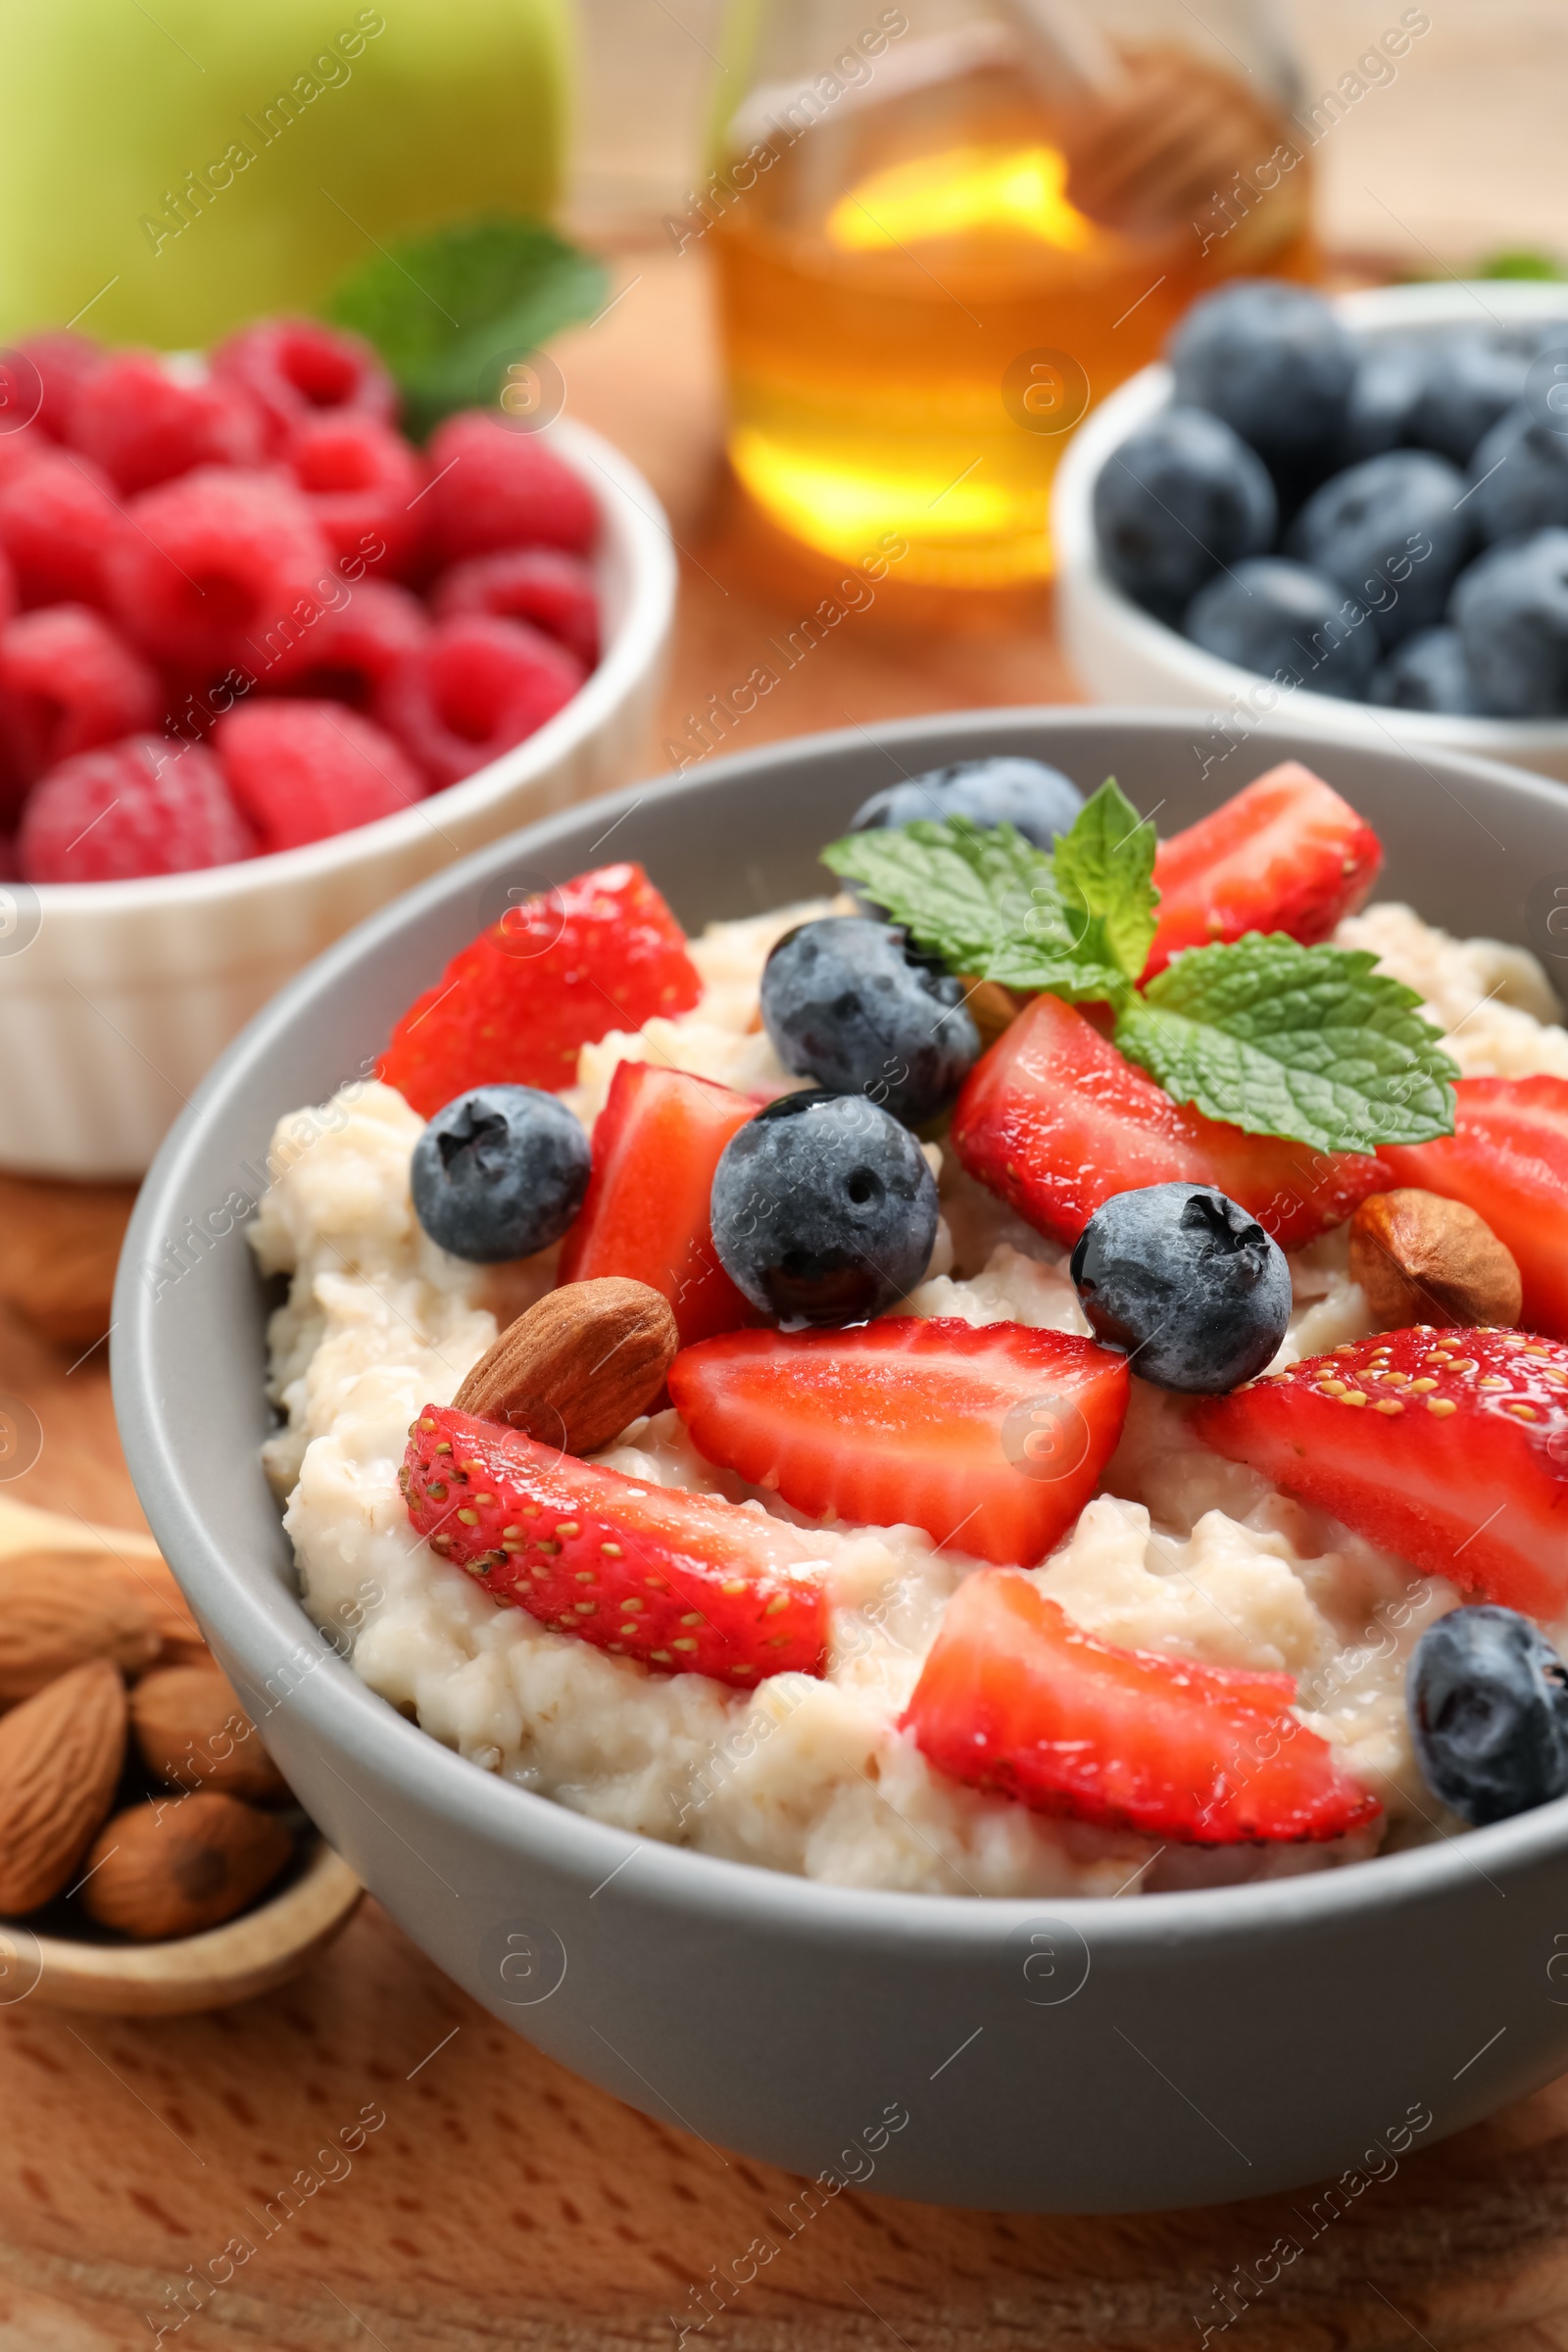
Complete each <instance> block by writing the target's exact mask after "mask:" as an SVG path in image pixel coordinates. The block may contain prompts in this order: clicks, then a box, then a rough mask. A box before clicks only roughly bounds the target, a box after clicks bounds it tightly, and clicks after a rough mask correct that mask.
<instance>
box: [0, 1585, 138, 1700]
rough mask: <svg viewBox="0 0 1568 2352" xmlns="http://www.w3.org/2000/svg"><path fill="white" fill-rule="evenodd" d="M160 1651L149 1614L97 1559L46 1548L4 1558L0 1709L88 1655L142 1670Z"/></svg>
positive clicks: (128, 1671) (0, 1608)
mask: <svg viewBox="0 0 1568 2352" xmlns="http://www.w3.org/2000/svg"><path fill="white" fill-rule="evenodd" d="M158 1647H159V1642H158V1634H157V1630H156V1628H155V1627H154V1624H153V1619H152V1615H151V1612H150V1611H149V1610H148V1609H147V1608H146V1607H145V1606H144V1605H143V1603H142V1602H141V1601H140V1600H138V1599H137V1598H136V1597H135V1595H134V1594H133V1593H131V1592H130V1590H129V1589H128V1588H127V1587H126V1586H125V1585H124V1584H123V1582H122V1580H121V1579H120V1578H119V1577H118V1576H112V1575H110V1574H108V1573H106V1571H105V1570H103V1569H102V1568H101V1567H100V1566H99V1565H98V1562H97V1561H96V1560H94V1559H81V1558H77V1559H71V1558H68V1557H63V1556H61V1555H60V1554H58V1553H53V1552H46V1551H24V1552H13V1553H12V1554H11V1555H10V1556H9V1558H5V1559H0V1706H8V1705H9V1704H10V1703H11V1701H12V1700H13V1699H18V1698H30V1697H31V1695H32V1693H33V1691H41V1690H42V1689H43V1687H44V1685H45V1683H52V1682H54V1681H55V1680H56V1678H57V1677H58V1676H60V1675H62V1674H65V1673H67V1672H68V1671H69V1670H70V1668H71V1667H73V1666H80V1665H83V1664H84V1663H85V1662H86V1660H87V1659H88V1658H108V1659H109V1660H110V1661H111V1662H112V1663H113V1664H114V1665H116V1666H119V1667H121V1668H123V1671H124V1672H125V1673H126V1674H136V1673H139V1671H140V1670H141V1668H142V1667H143V1666H149V1665H151V1663H152V1661H153V1659H154V1658H155V1657H156V1656H157V1655H158Z"/></svg>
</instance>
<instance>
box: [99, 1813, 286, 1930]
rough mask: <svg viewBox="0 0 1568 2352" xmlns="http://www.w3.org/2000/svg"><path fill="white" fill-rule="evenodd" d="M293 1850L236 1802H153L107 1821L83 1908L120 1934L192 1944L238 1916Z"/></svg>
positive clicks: (281, 1834) (267, 1821) (275, 1828)
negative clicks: (194, 1938) (176, 1939)
mask: <svg viewBox="0 0 1568 2352" xmlns="http://www.w3.org/2000/svg"><path fill="white" fill-rule="evenodd" d="M293 1850H294V1841H293V1839H292V1838H290V1836H289V1834H288V1832H287V1830H286V1829H284V1827H283V1825H282V1823H281V1822H280V1821H278V1820H277V1819H276V1818H275V1817H274V1816H273V1815H272V1814H270V1813H258V1812H256V1811H255V1810H254V1808H253V1807H252V1806H250V1805H246V1804H242V1803H241V1802H240V1800H239V1798H238V1797H237V1796H221V1795H220V1794H219V1793H218V1792H217V1790H216V1789H203V1790H202V1791H201V1792H200V1793H199V1794H198V1795H195V1796H177V1797H173V1798H169V1797H165V1798H162V1799H157V1798H155V1799H154V1800H153V1801H152V1802H151V1803H150V1804H145V1805H132V1806H130V1807H129V1809H128V1810H127V1811H126V1812H123V1813H117V1814H116V1815H115V1817H114V1819H113V1820H112V1821H107V1822H105V1824H104V1826H103V1829H102V1830H101V1831H100V1832H99V1835H98V1838H97V1839H96V1840H95V1842H94V1844H93V1849H92V1852H91V1853H90V1854H89V1855H88V1857H87V1872H88V1876H87V1880H86V1883H85V1885H84V1886H83V1887H82V1890H81V1900H82V1904H83V1906H84V1908H85V1909H86V1910H87V1911H88V1912H90V1913H91V1915H92V1917H93V1918H94V1919H96V1920H97V1921H98V1922H99V1924H100V1926H102V1927H106V1928H118V1929H119V1930H120V1932H121V1934H122V1935H123V1936H141V1937H143V1938H144V1939H146V1940H148V1941H152V1940H154V1939H158V1938H162V1937H165V1936H195V1935H199V1934H200V1932H201V1931H202V1929H203V1928H216V1927H220V1926H221V1924H222V1922H223V1921H224V1920H225V1919H232V1918H233V1916H234V1914H235V1912H236V1911H243V1910H244V1908H245V1906H246V1904H247V1903H249V1902H253V1901H254V1900H255V1898H256V1896H257V1895H259V1894H260V1893H261V1891H262V1888H263V1887H266V1886H267V1885H269V1884H270V1881H271V1880H273V1879H275V1878H276V1876H277V1874H278V1872H279V1871H280V1870H281V1869H282V1867H283V1865H284V1863H285V1862H286V1861H287V1860H288V1859H289V1856H290V1855H291V1854H292V1852H293Z"/></svg>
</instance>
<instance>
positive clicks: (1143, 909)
mask: <svg viewBox="0 0 1568 2352" xmlns="http://www.w3.org/2000/svg"><path fill="white" fill-rule="evenodd" d="M1154 849H1155V839H1154V828H1153V826H1152V824H1150V823H1149V822H1148V820H1147V819H1146V818H1143V817H1140V815H1139V813H1138V811H1137V809H1135V808H1134V807H1133V805H1132V803H1131V801H1129V800H1128V798H1127V796H1126V794H1125V793H1124V792H1123V791H1122V789H1121V787H1120V785H1119V784H1118V783H1117V782H1116V779H1115V777H1114V776H1107V777H1106V779H1105V781H1104V783H1103V784H1102V786H1101V787H1100V790H1099V791H1098V792H1097V793H1096V794H1095V796H1094V798H1093V799H1092V800H1091V801H1089V802H1087V803H1086V805H1085V807H1084V809H1083V812H1082V814H1081V815H1080V816H1079V817H1078V819H1077V821H1076V822H1075V824H1074V825H1073V828H1072V831H1071V832H1070V833H1067V834H1064V835H1063V836H1062V838H1061V839H1060V840H1059V841H1058V842H1057V844H1056V855H1055V859H1054V864H1055V873H1056V888H1057V890H1058V891H1059V892H1060V894H1061V903H1062V907H1063V908H1064V910H1065V913H1066V916H1067V920H1068V922H1069V923H1070V924H1071V925H1072V927H1073V930H1074V932H1075V934H1076V936H1077V938H1078V939H1079V941H1080V944H1081V946H1082V949H1083V952H1084V955H1085V956H1086V958H1087V959H1088V960H1089V961H1091V962H1094V963H1099V964H1110V965H1112V966H1114V967H1115V968H1116V969H1117V970H1119V971H1122V972H1125V973H1126V975H1127V978H1128V979H1129V980H1136V979H1137V978H1138V976H1139V974H1140V973H1141V972H1142V970H1143V968H1144V965H1145V964H1146V963H1147V962H1148V960H1149V943H1150V941H1151V940H1152V938H1153V936H1154V930H1155V925H1156V923H1157V921H1158V917H1157V916H1156V914H1155V912H1154V909H1155V907H1157V906H1158V905H1159V893H1158V891H1157V890H1156V889H1155V888H1154V884H1153V872H1154Z"/></svg>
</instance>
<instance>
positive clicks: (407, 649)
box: [289, 579, 430, 711]
mask: <svg viewBox="0 0 1568 2352" xmlns="http://www.w3.org/2000/svg"><path fill="white" fill-rule="evenodd" d="M429 628H430V624H429V621H428V620H427V618H426V617H425V611H424V607H423V606H422V605H421V604H420V602H419V600H418V598H417V596H411V595H410V593H409V591H408V589H407V588H396V587H394V586H393V584H392V582H391V581H390V580H374V579H369V580H359V581H357V582H356V583H355V586H354V590H353V593H352V595H350V596H349V599H348V602H347V603H346V604H344V605H340V606H338V607H337V608H336V609H335V610H333V611H330V612H327V613H323V614H322V616H321V618H320V619H319V621H318V622H317V624H316V626H315V628H314V629H313V630H312V631H311V635H310V643H309V646H308V648H307V652H308V655H309V660H308V661H307V662H306V664H305V666H304V667H303V668H302V669H300V670H298V671H296V672H295V673H294V674H293V675H292V676H291V677H290V679H289V691H290V693H292V694H302V695H312V696H314V697H315V698H316V699H317V700H318V701H320V700H325V701H328V702H335V703H347V704H349V706H350V707H351V708H352V709H353V710H355V711H368V710H369V708H370V706H371V704H372V703H373V702H374V701H375V699H376V697H377V696H378V695H379V694H380V692H381V690H382V689H383V687H385V686H386V684H387V682H388V681H389V679H390V678H391V676H392V673H393V671H394V670H395V669H397V667H398V666H399V664H400V663H401V662H404V661H405V660H406V659H407V657H408V656H409V655H410V654H412V653H413V652H414V651H415V649H416V647H417V646H420V645H422V644H423V643H424V640H425V638H426V636H427V635H428V634H429Z"/></svg>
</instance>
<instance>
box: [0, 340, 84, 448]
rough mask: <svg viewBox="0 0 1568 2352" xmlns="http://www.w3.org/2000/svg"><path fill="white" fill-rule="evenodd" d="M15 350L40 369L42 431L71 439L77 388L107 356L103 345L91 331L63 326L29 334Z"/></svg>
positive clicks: (39, 422) (53, 438) (51, 436)
mask: <svg viewBox="0 0 1568 2352" xmlns="http://www.w3.org/2000/svg"><path fill="white" fill-rule="evenodd" d="M12 350H13V352H14V354H15V355H16V357H17V358H19V359H22V360H27V361H30V362H31V364H32V366H33V367H34V368H36V369H37V371H38V382H39V387H40V389H41V390H42V393H43V401H42V405H41V406H40V408H39V410H38V415H37V417H36V420H35V421H36V423H37V426H38V429H39V431H40V432H41V433H44V434H46V435H47V436H48V438H49V439H50V440H51V441H69V440H70V439H71V427H72V420H73V411H74V409H75V405H76V394H77V391H78V390H79V389H80V387H81V385H82V384H84V383H85V382H86V380H87V378H88V376H89V375H91V374H92V372H93V369H94V368H96V367H97V366H98V365H99V363H100V362H101V360H102V359H103V357H104V348H103V345H102V344H101V343H95V342H94V341H93V339H92V337H91V335H73V333H72V332H71V330H70V329H69V327H62V328H60V329H59V330H58V331H57V332H55V333H52V334H43V335H25V336H24V338H23V340H22V341H21V342H20V343H16V344H13V346H12Z"/></svg>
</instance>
